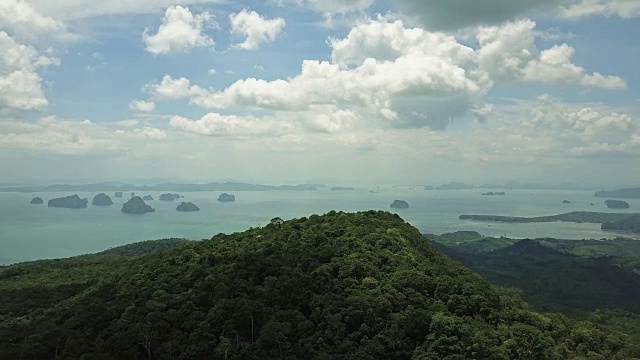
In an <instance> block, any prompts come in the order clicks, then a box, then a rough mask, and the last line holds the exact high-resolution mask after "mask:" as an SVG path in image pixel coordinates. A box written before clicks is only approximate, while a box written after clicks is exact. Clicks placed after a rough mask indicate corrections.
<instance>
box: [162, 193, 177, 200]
mask: <svg viewBox="0 0 640 360" xmlns="http://www.w3.org/2000/svg"><path fill="white" fill-rule="evenodd" d="M176 199H180V195H178V194H173V193H166V194H162V195H160V196H159V197H158V200H161V201H173V200H176Z"/></svg>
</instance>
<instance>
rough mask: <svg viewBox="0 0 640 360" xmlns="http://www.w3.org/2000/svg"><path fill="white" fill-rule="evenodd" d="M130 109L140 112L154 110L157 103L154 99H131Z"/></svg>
mask: <svg viewBox="0 0 640 360" xmlns="http://www.w3.org/2000/svg"><path fill="white" fill-rule="evenodd" d="M129 109H131V110H133V111H139V112H154V111H155V110H156V104H155V103H154V102H153V101H144V100H131V101H130V102H129Z"/></svg>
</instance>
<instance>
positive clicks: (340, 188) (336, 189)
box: [331, 186, 353, 191]
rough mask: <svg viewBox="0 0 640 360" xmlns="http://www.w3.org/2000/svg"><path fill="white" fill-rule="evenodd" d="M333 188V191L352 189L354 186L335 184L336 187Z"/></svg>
mask: <svg viewBox="0 0 640 360" xmlns="http://www.w3.org/2000/svg"><path fill="white" fill-rule="evenodd" d="M331 190H333V191H352V190H353V188H352V187H345V186H335V187H332V188H331Z"/></svg>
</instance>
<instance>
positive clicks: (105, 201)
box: [91, 193, 113, 206]
mask: <svg viewBox="0 0 640 360" xmlns="http://www.w3.org/2000/svg"><path fill="white" fill-rule="evenodd" d="M91 205H93V206H111V205H113V201H112V200H111V198H110V197H109V195H107V194H105V193H100V194H98V195H96V196H94V197H93V200H92V201H91Z"/></svg>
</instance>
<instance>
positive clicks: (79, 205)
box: [47, 195, 89, 209]
mask: <svg viewBox="0 0 640 360" xmlns="http://www.w3.org/2000/svg"><path fill="white" fill-rule="evenodd" d="M88 202H89V200H87V198H84V199H81V198H80V196H78V195H69V196H65V197H61V198H57V199H51V200H49V202H48V203H47V205H48V206H49V207H58V208H68V209H84V208H86V207H87V203H88Z"/></svg>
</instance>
